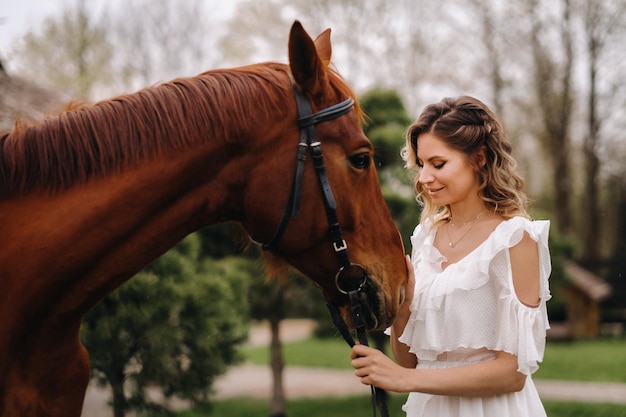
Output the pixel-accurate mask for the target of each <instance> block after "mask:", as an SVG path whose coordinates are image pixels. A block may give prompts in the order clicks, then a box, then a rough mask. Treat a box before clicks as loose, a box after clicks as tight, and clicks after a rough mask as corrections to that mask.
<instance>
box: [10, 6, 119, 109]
mask: <svg viewBox="0 0 626 417" xmlns="http://www.w3.org/2000/svg"><path fill="white" fill-rule="evenodd" d="M108 35H109V34H108V32H107V29H106V22H105V21H104V20H102V19H96V18H95V17H94V16H93V15H92V14H90V13H89V10H88V9H87V6H86V0H76V1H75V3H74V4H73V5H67V6H66V7H65V8H64V9H63V12H62V14H61V17H60V18H59V19H57V18H55V17H49V18H47V19H45V20H44V22H43V25H42V27H41V30H39V31H33V32H29V33H27V34H26V36H24V38H23V39H22V41H21V42H18V45H17V47H16V48H15V51H20V53H19V54H17V53H15V52H14V53H12V54H11V58H12V62H11V63H12V66H14V68H15V69H14V71H15V72H16V73H19V74H20V75H21V76H23V77H25V78H28V79H32V80H37V83H38V84H39V85H41V86H43V87H47V88H54V89H56V90H57V91H64V92H71V93H72V94H74V95H78V96H79V97H80V98H81V99H87V98H89V97H90V95H91V94H92V92H93V91H94V90H95V89H96V88H97V87H99V86H102V85H106V84H108V83H110V82H111V72H110V61H111V59H112V57H113V46H112V44H111V42H110V41H109V37H108Z"/></svg>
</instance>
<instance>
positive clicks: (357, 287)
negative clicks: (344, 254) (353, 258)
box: [335, 264, 367, 294]
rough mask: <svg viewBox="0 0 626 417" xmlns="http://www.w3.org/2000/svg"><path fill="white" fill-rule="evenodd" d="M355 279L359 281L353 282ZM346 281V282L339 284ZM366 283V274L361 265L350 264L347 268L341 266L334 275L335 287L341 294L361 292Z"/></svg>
mask: <svg viewBox="0 0 626 417" xmlns="http://www.w3.org/2000/svg"><path fill="white" fill-rule="evenodd" d="M355 279H359V281H356V282H355ZM340 280H341V281H347V282H340ZM366 283H367V272H366V271H365V268H363V266H362V265H359V264H350V265H349V266H348V267H344V266H342V267H341V268H340V269H339V271H337V274H336V275H335V285H336V286H337V289H338V290H339V292H340V293H342V294H348V293H349V292H351V291H361V290H362V289H363V287H365V284H366Z"/></svg>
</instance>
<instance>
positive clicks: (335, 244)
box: [333, 239, 348, 272]
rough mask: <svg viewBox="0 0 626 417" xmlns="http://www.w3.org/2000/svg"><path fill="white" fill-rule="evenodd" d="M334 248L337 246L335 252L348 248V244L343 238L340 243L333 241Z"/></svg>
mask: <svg viewBox="0 0 626 417" xmlns="http://www.w3.org/2000/svg"><path fill="white" fill-rule="evenodd" d="M333 248H335V252H341V251H342V250H346V249H348V244H347V243H346V240H345V239H342V240H341V243H340V244H339V245H338V244H337V242H333ZM339 272H341V270H339Z"/></svg>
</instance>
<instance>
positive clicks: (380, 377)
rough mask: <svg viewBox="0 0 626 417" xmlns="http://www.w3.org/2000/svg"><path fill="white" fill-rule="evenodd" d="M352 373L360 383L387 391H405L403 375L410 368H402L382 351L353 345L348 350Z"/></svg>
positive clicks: (405, 374)
mask: <svg viewBox="0 0 626 417" xmlns="http://www.w3.org/2000/svg"><path fill="white" fill-rule="evenodd" d="M350 357H351V358H352V367H353V368H354V369H355V372H354V374H355V375H356V376H357V377H359V378H361V383H362V384H365V385H374V386H376V387H378V388H382V389H384V390H388V391H396V392H406V391H404V388H403V385H404V384H403V381H405V379H404V378H403V377H404V376H408V375H407V374H408V372H410V371H411V370H410V369H407V368H403V367H402V366H400V365H398V364H397V363H395V362H394V361H392V360H391V359H390V358H389V357H387V356H386V355H385V354H384V353H383V352H381V351H380V350H378V349H373V348H370V347H368V346H365V345H358V344H357V345H354V347H353V348H352V350H351V351H350Z"/></svg>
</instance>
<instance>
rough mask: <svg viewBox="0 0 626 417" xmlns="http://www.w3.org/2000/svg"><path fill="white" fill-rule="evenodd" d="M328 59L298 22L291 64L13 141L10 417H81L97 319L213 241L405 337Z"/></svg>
mask: <svg viewBox="0 0 626 417" xmlns="http://www.w3.org/2000/svg"><path fill="white" fill-rule="evenodd" d="M331 51H332V48H331V42H330V29H327V30H326V31H324V32H323V33H322V34H320V35H319V36H318V37H317V38H316V39H315V40H313V39H312V38H311V37H310V36H309V35H308V34H307V32H306V31H305V30H304V29H303V27H302V25H301V24H300V23H299V22H298V21H296V22H294V24H293V26H292V28H291V31H290V34H289V40H288V52H289V62H288V63H277V62H265V63H257V64H251V65H248V66H242V67H237V68H233V69H215V70H211V71H207V72H204V73H202V74H200V75H197V76H194V77H185V78H177V79H174V80H172V81H169V82H165V83H161V84H158V85H155V86H150V87H146V88H143V89H141V90H139V91H137V92H134V93H131V94H124V95H120V96H117V97H113V98H110V99H107V100H103V101H100V102H97V103H95V104H88V105H84V106H78V107H77V108H70V109H67V110H65V111H63V112H61V113H59V114H57V115H53V116H52V115H51V116H47V117H46V118H44V119H43V120H40V121H37V122H33V123H25V122H24V123H20V122H17V123H16V126H15V128H14V129H13V131H12V132H9V133H4V134H2V135H0V236H1V237H2V249H0V287H1V290H0V317H2V319H1V320H0V358H2V363H1V364H0V416H2V417H9V416H11V417H12V416H30V417H35V416H47V417H60V416H63V417H68V416H69V417H72V416H79V415H80V414H81V408H82V404H83V401H84V395H85V391H86V388H87V384H88V382H89V358H88V352H86V350H85V348H84V347H83V346H82V344H81V342H80V339H79V332H80V326H81V321H82V318H83V316H84V315H85V314H86V313H87V312H88V311H89V310H90V308H91V307H93V306H94V305H95V304H97V303H98V302H99V301H100V300H102V299H103V297H105V296H106V295H107V294H110V293H111V292H112V291H114V290H115V289H116V288H117V287H119V286H120V285H121V284H122V283H124V282H125V281H127V280H129V279H130V278H132V276H133V275H135V274H136V273H137V272H139V271H140V270H141V269H142V268H144V267H145V266H146V265H147V264H149V263H150V262H151V261H153V260H154V259H156V258H157V257H158V256H160V255H161V254H163V253H164V252H165V251H167V250H168V249H170V248H171V247H172V246H174V245H175V244H176V243H177V242H178V241H180V240H181V239H182V238H184V237H185V236H186V235H188V234H189V233H192V232H193V231H196V230H198V229H200V228H202V227H204V226H207V225H211V224H216V223H220V222H229V221H231V222H235V223H239V224H241V225H242V226H243V228H244V229H245V231H246V232H247V234H248V235H249V238H250V239H251V240H252V241H255V242H265V244H263V248H264V249H265V250H266V251H267V252H268V253H269V254H271V255H272V256H273V257H276V258H277V259H281V260H282V261H284V262H285V263H286V264H288V265H289V266H291V267H294V268H296V269H297V270H299V271H301V272H302V273H303V274H304V275H306V276H307V277H309V278H310V279H311V280H312V281H314V283H316V284H317V285H318V286H319V287H320V289H321V291H322V292H323V294H324V296H325V297H326V299H327V300H329V302H332V303H335V304H336V305H338V306H339V307H340V309H341V310H342V314H343V315H344V316H345V319H346V321H347V322H348V323H350V320H351V319H350V317H349V314H348V313H347V311H346V310H347V307H346V306H347V304H348V297H347V295H346V291H345V290H343V289H342V288H341V286H342V285H345V283H343V284H341V283H340V281H342V280H343V281H345V280H346V279H348V280H349V279H357V280H359V283H358V284H357V285H358V287H359V290H362V291H363V295H362V297H363V298H364V299H365V300H366V301H367V302H366V305H367V307H368V313H367V326H368V328H383V327H386V326H388V325H389V324H390V323H391V322H392V320H393V318H394V316H395V314H396V312H397V310H398V306H399V305H400V303H401V302H402V297H403V291H404V285H405V284H406V281H407V269H406V262H405V258H404V248H403V244H402V241H401V238H400V235H399V233H398V232H397V229H396V228H395V226H394V222H393V219H392V218H391V215H390V213H389V210H388V208H387V206H386V204H385V201H384V199H383V197H382V194H381V191H380V184H379V182H378V178H377V174H376V171H375V168H374V166H373V164H372V159H373V148H372V144H371V143H370V141H369V140H368V138H367V137H366V136H365V135H364V133H363V130H362V129H361V123H362V121H363V114H362V111H361V109H360V108H359V106H358V103H356V102H355V95H354V92H353V91H352V90H351V88H350V87H349V86H348V84H347V83H346V82H345V81H344V80H343V78H342V77H341V76H340V75H339V74H338V73H337V72H336V70H334V69H333V68H332V66H331V65H330V58H331ZM294 95H296V98H295V99H294ZM301 105H303V106H305V107H306V106H309V107H310V109H309V111H308V113H307V112H305V113H304V115H303V114H302V112H300V111H299V110H300V109H299V108H300V107H301ZM305 132H306V134H305ZM311 134H312V135H314V136H315V139H314V140H311V138H310V135H311ZM303 138H305V139H306V140H303ZM316 138H319V140H317V139H316ZM321 147H323V155H322V153H321ZM309 148H315V149H317V153H318V154H313V156H312V158H307V156H308V155H309V154H310V153H311V152H308V151H306V150H307V149H309ZM302 149H305V151H301V150H302ZM322 156H323V159H322V158H321V157H322ZM296 159H298V161H296ZM311 159H313V160H315V161H317V162H316V163H315V166H314V165H313V164H311V163H309V162H307V161H310V160H311ZM320 161H322V165H320V163H319V162H320ZM294 167H296V168H295V169H294ZM294 172H295V173H294ZM286 207H287V209H285V208H286ZM283 209H285V210H283ZM324 213H326V215H327V216H326V217H327V220H328V221H326V219H325V218H324V217H325V216H324ZM328 222H330V223H328ZM329 224H330V225H329ZM337 232H339V233H337ZM337 238H339V240H337ZM348 248H349V249H348ZM348 250H349V254H350V255H349V256H350V259H351V260H350V261H349V263H348V264H345V261H346V260H347V256H348V255H347V253H348V252H347V251H348ZM352 261H354V263H352ZM337 271H339V273H338V272H337ZM355 271H356V273H355ZM346 277H347V278H346ZM348 285H350V284H348Z"/></svg>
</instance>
